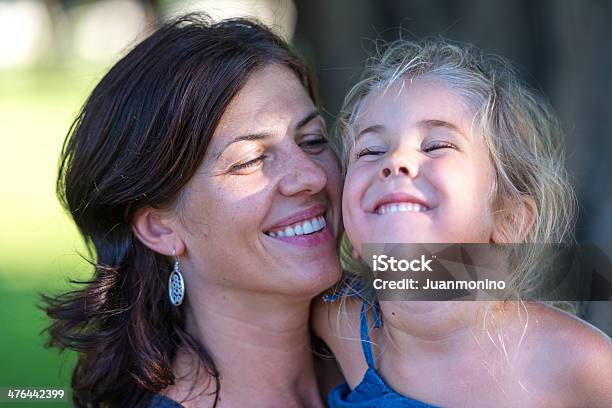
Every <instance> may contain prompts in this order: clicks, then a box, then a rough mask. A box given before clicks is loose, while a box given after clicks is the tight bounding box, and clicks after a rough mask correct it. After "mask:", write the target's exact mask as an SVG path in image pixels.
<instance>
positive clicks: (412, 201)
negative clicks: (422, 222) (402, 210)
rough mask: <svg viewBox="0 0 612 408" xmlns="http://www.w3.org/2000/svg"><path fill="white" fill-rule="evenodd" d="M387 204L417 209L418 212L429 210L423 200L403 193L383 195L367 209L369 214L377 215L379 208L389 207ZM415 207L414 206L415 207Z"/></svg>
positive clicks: (428, 206)
mask: <svg viewBox="0 0 612 408" xmlns="http://www.w3.org/2000/svg"><path fill="white" fill-rule="evenodd" d="M388 204H391V205H393V204H395V205H401V204H404V205H405V206H410V207H418V208H419V210H420V211H428V210H430V209H431V207H430V205H429V204H428V203H427V201H425V200H424V199H421V198H419V197H417V196H415V195H412V194H408V193H405V192H395V193H390V194H385V195H384V196H382V197H381V198H379V199H378V200H377V201H376V202H375V203H374V205H373V206H372V207H371V208H370V209H369V211H370V212H371V213H375V214H376V213H379V210H380V209H381V207H389V206H388ZM415 205H416V206H415Z"/></svg>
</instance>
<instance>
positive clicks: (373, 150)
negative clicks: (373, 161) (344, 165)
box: [355, 146, 386, 159]
mask: <svg viewBox="0 0 612 408" xmlns="http://www.w3.org/2000/svg"><path fill="white" fill-rule="evenodd" d="M385 153H386V150H385V149H384V148H383V147H380V146H368V147H365V148H363V149H360V150H358V151H357V152H356V153H355V159H360V158H361V157H363V156H381V155H383V154H385Z"/></svg>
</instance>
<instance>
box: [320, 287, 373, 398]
mask: <svg viewBox="0 0 612 408" xmlns="http://www.w3.org/2000/svg"><path fill="white" fill-rule="evenodd" d="M326 299H327V300H324V298H323V297H319V298H317V299H315V300H313V304H312V310H311V317H310V319H311V327H312V329H313V331H314V333H315V335H316V336H317V337H319V338H321V339H322V340H323V341H324V342H325V343H326V344H327V346H328V347H329V348H330V349H331V351H332V352H333V354H334V356H335V357H336V360H337V361H338V364H339V366H340V368H341V370H342V374H343V375H344V377H345V379H346V382H347V383H348V384H349V386H350V387H354V386H356V385H357V384H358V383H359V382H360V381H361V379H362V378H363V375H364V373H365V372H366V370H367V363H366V361H365V357H364V355H363V349H362V345H361V333H360V316H361V305H362V302H363V301H362V299H361V298H359V297H358V296H341V297H338V298H337V299H335V300H334V301H329V298H326Z"/></svg>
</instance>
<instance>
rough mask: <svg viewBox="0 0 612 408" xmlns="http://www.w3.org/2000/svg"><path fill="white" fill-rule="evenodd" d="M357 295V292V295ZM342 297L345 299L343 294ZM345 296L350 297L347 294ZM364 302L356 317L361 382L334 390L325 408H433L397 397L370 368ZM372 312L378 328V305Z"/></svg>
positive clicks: (341, 385)
mask: <svg viewBox="0 0 612 408" xmlns="http://www.w3.org/2000/svg"><path fill="white" fill-rule="evenodd" d="M350 287H352V288H355V287H359V286H358V285H355V282H354V281H352V282H351V286H349V288H350ZM357 293H359V292H357ZM342 295H347V293H346V291H344V293H342ZM348 296H351V294H349V295H348ZM337 297H338V295H331V296H330V295H327V296H326V297H324V300H325V301H334V300H335V299H336V298H337ZM366 303H368V302H367V301H365V300H364V301H363V303H362V304H361V315H360V321H361V324H360V338H361V347H362V349H363V354H364V356H365V360H366V363H367V364H368V369H367V370H366V372H365V375H364V376H363V379H362V380H361V382H360V383H359V384H357V386H356V387H355V388H354V389H353V390H351V389H350V388H349V386H348V384H347V383H344V384H340V385H338V386H336V387H335V388H334V389H333V390H331V392H330V393H329V396H328V397H327V404H328V407H329V408H372V407H380V408H391V407H394V408H395V407H397V408H427V407H429V408H435V407H434V406H433V405H428V404H425V403H424V402H421V401H417V400H415V399H412V398H410V397H405V396H403V395H401V394H398V393H397V392H396V391H395V390H393V389H392V388H391V387H389V386H388V385H387V384H386V383H385V381H384V380H383V379H382V378H381V377H380V375H379V374H378V372H377V371H376V366H375V364H374V355H373V354H372V341H371V340H370V335H369V333H368V332H369V330H368V317H367V310H366ZM371 304H372V306H373V308H372V309H373V312H374V327H375V328H377V329H378V328H380V326H381V320H380V313H379V310H378V304H377V303H375V302H373V303H371Z"/></svg>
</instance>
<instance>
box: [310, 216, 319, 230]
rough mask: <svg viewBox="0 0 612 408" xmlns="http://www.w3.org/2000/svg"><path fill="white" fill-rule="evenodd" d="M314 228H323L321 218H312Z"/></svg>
mask: <svg viewBox="0 0 612 408" xmlns="http://www.w3.org/2000/svg"><path fill="white" fill-rule="evenodd" d="M312 229H313V230H315V231H318V230H320V229H321V224H319V219H318V218H315V219H313V220H312Z"/></svg>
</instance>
